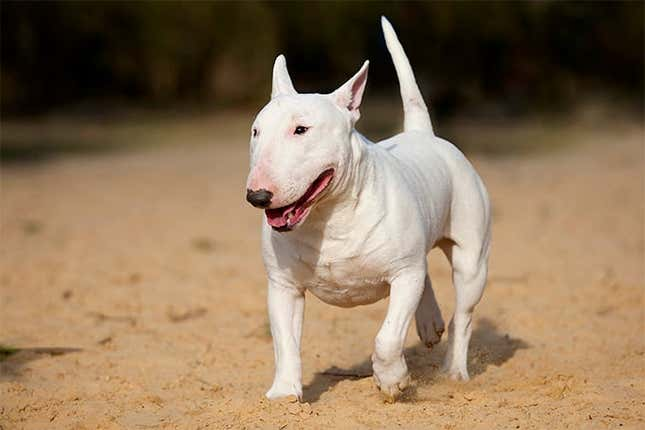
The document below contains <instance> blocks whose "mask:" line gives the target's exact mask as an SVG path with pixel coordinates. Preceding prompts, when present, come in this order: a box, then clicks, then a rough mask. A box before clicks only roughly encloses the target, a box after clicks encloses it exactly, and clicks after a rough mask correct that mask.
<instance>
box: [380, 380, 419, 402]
mask: <svg viewBox="0 0 645 430" xmlns="http://www.w3.org/2000/svg"><path fill="white" fill-rule="evenodd" d="M374 382H375V383H376V387H377V388H378V389H379V390H380V391H381V394H382V395H383V400H385V402H386V403H394V402H396V401H397V399H398V398H399V397H401V394H402V393H403V391H404V390H405V389H406V388H407V387H408V386H409V385H410V382H411V378H410V374H409V373H408V374H406V375H405V376H404V377H403V379H402V380H400V381H399V382H396V383H394V384H391V385H384V384H382V383H381V381H380V380H379V379H378V376H376V374H374Z"/></svg>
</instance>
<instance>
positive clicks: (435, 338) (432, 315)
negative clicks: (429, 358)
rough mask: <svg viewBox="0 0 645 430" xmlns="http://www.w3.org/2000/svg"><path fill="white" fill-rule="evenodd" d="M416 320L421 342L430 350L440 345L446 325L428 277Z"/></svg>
mask: <svg viewBox="0 0 645 430" xmlns="http://www.w3.org/2000/svg"><path fill="white" fill-rule="evenodd" d="M415 320H416V323H417V334H418V335H419V339H421V342H423V343H424V344H425V345H426V346H427V347H428V348H432V347H433V346H434V345H436V344H437V343H439V341H440V340H441V335H442V334H443V332H444V330H445V325H444V322H443V318H442V317H441V310H440V309H439V305H438V304H437V299H436V298H435V296H434V291H433V290H432V282H431V281H430V276H428V275H426V279H425V286H424V287H423V295H422V296H421V301H420V302H419V306H418V307H417V311H416V314H415Z"/></svg>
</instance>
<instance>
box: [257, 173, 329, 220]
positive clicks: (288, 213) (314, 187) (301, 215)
mask: <svg viewBox="0 0 645 430" xmlns="http://www.w3.org/2000/svg"><path fill="white" fill-rule="evenodd" d="M333 177H334V169H327V170H325V171H324V172H322V173H321V174H320V175H319V176H318V177H317V178H316V180H315V181H313V182H312V183H311V185H310V186H309V188H307V191H305V193H304V194H303V195H302V197H300V198H299V199H298V200H296V201H295V202H294V203H292V204H290V205H287V206H283V207H281V208H276V209H266V210H265V211H264V213H265V214H266V218H267V222H268V223H269V225H270V226H271V227H272V228H273V229H274V230H275V231H280V232H284V231H289V230H293V228H294V227H295V226H296V225H298V224H299V223H300V222H302V221H303V220H304V219H305V217H306V216H307V214H308V213H309V210H310V209H311V205H312V204H313V203H314V202H315V201H316V199H317V198H318V197H319V196H320V194H321V193H322V192H323V191H324V190H325V189H326V188H327V186H328V185H329V183H330V182H331V180H332V178H333Z"/></svg>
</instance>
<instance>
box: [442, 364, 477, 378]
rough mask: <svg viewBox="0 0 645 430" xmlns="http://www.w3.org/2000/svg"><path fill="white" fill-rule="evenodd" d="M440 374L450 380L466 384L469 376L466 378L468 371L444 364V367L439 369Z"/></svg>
mask: <svg viewBox="0 0 645 430" xmlns="http://www.w3.org/2000/svg"><path fill="white" fill-rule="evenodd" d="M441 372H442V373H443V374H444V375H445V376H446V377H447V378H450V379H452V380H453V381H463V382H466V381H468V380H470V376H468V369H466V368H461V367H459V366H450V365H448V364H444V366H443V367H442V368H441Z"/></svg>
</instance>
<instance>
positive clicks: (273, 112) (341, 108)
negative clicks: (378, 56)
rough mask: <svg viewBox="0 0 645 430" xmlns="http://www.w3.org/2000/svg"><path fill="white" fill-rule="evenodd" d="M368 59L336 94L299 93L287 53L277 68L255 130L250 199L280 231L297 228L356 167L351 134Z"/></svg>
mask: <svg viewBox="0 0 645 430" xmlns="http://www.w3.org/2000/svg"><path fill="white" fill-rule="evenodd" d="M367 68H368V62H367V61H366V62H365V64H364V65H363V67H361V69H360V70H359V71H358V73H356V75H354V76H353V77H352V78H351V79H350V80H349V81H347V82H346V83H345V84H343V85H342V86H341V87H340V88H338V89H337V90H336V91H334V92H333V93H331V94H298V93H297V92H296V90H295V89H294V87H293V84H292V83H291V78H290V77H289V72H288V71H287V65H286V61H285V59H284V56H282V55H280V56H278V58H276V60H275V64H274V66H273V89H272V91H271V101H270V102H269V103H268V104H267V105H266V106H265V107H264V108H263V109H262V110H261V111H260V113H259V114H258V115H257V117H256V118H255V121H254V122H253V126H252V128H251V171H250V173H249V177H248V180H247V183H246V189H247V194H246V199H247V200H248V201H249V203H251V204H252V205H253V206H255V207H258V208H262V209H265V212H266V217H267V222H268V223H269V225H271V227H273V229H274V230H277V231H288V230H292V229H293V228H295V227H296V226H298V225H299V224H301V223H302V222H304V220H305V219H306V218H307V216H308V215H309V212H310V211H311V210H312V206H313V205H314V204H315V203H316V202H317V201H319V200H320V199H321V198H322V197H324V196H327V195H329V194H330V193H333V191H334V188H335V187H334V185H335V184H337V183H338V182H339V181H340V180H341V178H342V177H343V176H344V175H345V174H346V173H347V169H349V168H350V166H349V164H350V160H351V147H350V136H351V132H352V130H353V128H354V124H355V123H356V121H357V120H358V118H359V117H360V112H359V110H358V108H359V106H360V103H361V98H362V96H363V91H364V89H365V83H366V81H367Z"/></svg>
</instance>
